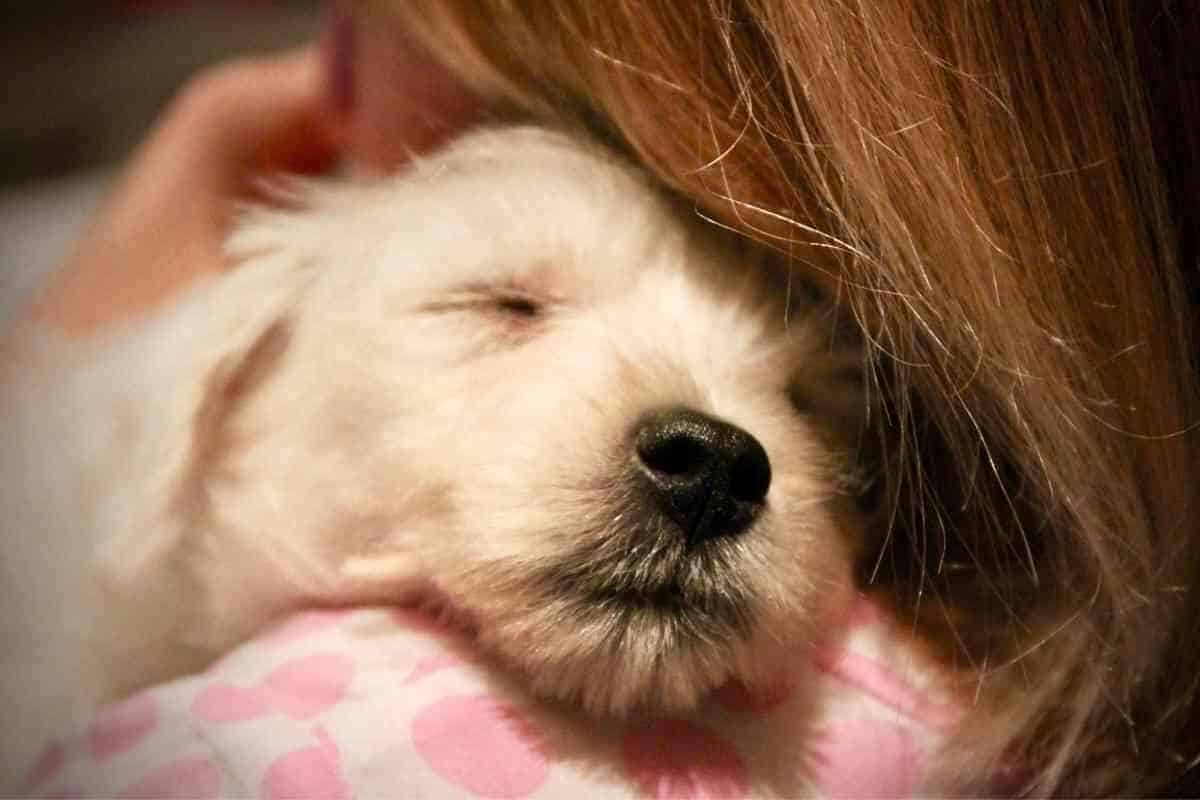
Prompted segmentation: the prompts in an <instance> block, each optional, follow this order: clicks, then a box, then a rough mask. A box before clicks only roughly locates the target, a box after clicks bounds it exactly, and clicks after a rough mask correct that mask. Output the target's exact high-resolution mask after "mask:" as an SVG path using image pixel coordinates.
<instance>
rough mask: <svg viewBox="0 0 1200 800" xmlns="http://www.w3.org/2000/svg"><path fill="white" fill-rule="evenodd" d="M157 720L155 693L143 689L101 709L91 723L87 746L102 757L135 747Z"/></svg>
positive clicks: (109, 756) (101, 759)
mask: <svg viewBox="0 0 1200 800" xmlns="http://www.w3.org/2000/svg"><path fill="white" fill-rule="evenodd" d="M157 722H158V705H157V703H156V702H155V700H154V696H153V695H151V694H149V693H147V692H143V693H142V694H137V695H134V696H133V697H131V698H129V699H128V700H125V701H123V702H120V703H117V704H116V705H114V706H109V707H108V708H107V709H105V710H103V711H101V712H100V713H99V714H97V715H96V718H95V719H93V720H92V724H91V725H90V726H89V727H88V750H89V751H90V752H91V754H92V757H93V758H95V759H96V760H98V761H103V760H105V759H107V758H111V757H113V756H115V755H118V754H120V753H124V752H125V751H127V750H130V749H132V748H133V747H136V746H137V744H138V742H140V741H141V740H142V739H143V738H145V736H146V735H147V734H149V733H150V731H152V730H154V726H155V724H156V723H157Z"/></svg>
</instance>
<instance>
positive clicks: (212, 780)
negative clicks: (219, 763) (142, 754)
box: [121, 758, 221, 800]
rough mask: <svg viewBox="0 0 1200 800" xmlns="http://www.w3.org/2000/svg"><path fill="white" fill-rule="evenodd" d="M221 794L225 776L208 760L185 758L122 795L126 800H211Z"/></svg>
mask: <svg viewBox="0 0 1200 800" xmlns="http://www.w3.org/2000/svg"><path fill="white" fill-rule="evenodd" d="M220 791H221V772H220V770H218V769H217V767H216V765H214V764H213V763H212V762H211V761H209V760H208V759H206V758H181V759H179V760H178V761H172V762H170V763H168V764H165V765H163V766H161V767H159V768H158V769H156V770H154V771H152V772H149V773H147V774H146V775H145V776H144V777H143V778H142V779H141V780H139V781H138V782H137V783H134V784H133V785H131V786H129V787H128V788H127V789H126V790H125V791H124V792H122V793H121V797H122V798H126V800H150V798H158V799H159V800H175V798H180V799H181V800H182V798H195V799H196V800H209V798H215V797H217V795H218V794H219V793H220Z"/></svg>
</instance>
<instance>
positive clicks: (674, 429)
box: [634, 408, 771, 544]
mask: <svg viewBox="0 0 1200 800" xmlns="http://www.w3.org/2000/svg"><path fill="white" fill-rule="evenodd" d="M634 447H635V448H636V450H637V458H638V462H639V466H640V467H641V470H642V472H643V473H644V474H645V476H646V477H647V478H648V479H649V483H650V485H651V487H652V493H653V495H654V498H655V500H656V501H657V502H658V504H659V507H660V508H661V509H662V511H663V512H664V513H665V514H666V515H667V516H668V517H670V518H671V519H672V520H674V521H675V522H676V523H677V524H679V525H680V526H681V527H682V528H683V531H684V533H685V535H686V537H687V540H688V543H689V544H697V543H699V542H702V541H705V540H707V539H715V538H717V537H719V536H734V535H736V534H739V533H741V532H742V531H744V530H746V528H748V527H749V526H750V523H752V522H753V521H754V520H755V518H756V517H757V516H758V515H759V513H760V512H761V511H762V508H763V500H764V499H765V498H766V496H767V489H768V488H769V487H770V485H771V462H770V461H769V460H767V451H766V450H764V449H763V446H762V445H761V444H759V443H758V440H757V439H755V438H754V437H753V436H751V435H750V434H749V433H746V431H744V430H742V429H741V428H738V427H735V426H733V425H730V424H729V423H727V422H722V421H721V420H719V419H713V418H712V417H709V416H707V415H705V414H701V413H699V412H697V411H692V410H690V409H686V408H674V409H666V410H662V411H656V412H653V413H651V414H648V415H647V416H646V417H644V418H643V419H642V420H641V421H640V422H639V424H638V426H637V429H636V431H635V433H634Z"/></svg>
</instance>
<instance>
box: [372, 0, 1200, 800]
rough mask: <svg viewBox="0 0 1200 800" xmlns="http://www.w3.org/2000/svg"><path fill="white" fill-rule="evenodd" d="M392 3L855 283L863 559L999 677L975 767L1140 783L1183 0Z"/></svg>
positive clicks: (1164, 624)
mask: <svg viewBox="0 0 1200 800" xmlns="http://www.w3.org/2000/svg"><path fill="white" fill-rule="evenodd" d="M382 2H384V3H385V4H386V3H388V0H382ZM390 4H391V5H393V6H394V8H395V9H397V10H400V9H403V11H404V13H405V16H406V19H408V20H409V21H410V23H411V24H412V25H413V26H414V27H415V28H416V29H417V31H418V33H420V34H421V35H422V36H423V37H424V39H425V41H427V42H428V43H429V44H430V45H431V47H432V48H433V49H434V51H435V52H437V53H440V54H441V57H442V58H444V60H445V61H446V62H447V63H448V64H449V65H450V66H451V68H453V69H455V70H457V71H458V72H459V73H460V74H461V75H462V76H463V77H464V78H465V79H466V80H467V81H468V82H470V83H472V84H473V85H474V86H476V87H477V88H479V89H480V90H481V91H482V92H484V93H486V94H487V95H488V96H489V97H490V98H492V99H497V98H499V99H503V100H505V101H507V102H509V103H512V104H516V105H517V106H519V107H521V108H523V109H525V110H526V111H534V112H536V113H544V114H552V115H555V116H557V117H559V118H563V117H575V118H579V119H582V120H584V121H585V122H587V123H588V124H589V125H590V126H591V127H593V128H598V129H602V130H604V131H606V132H607V134H608V135H610V136H612V137H613V139H614V140H615V141H617V142H619V143H620V144H621V145H622V146H624V147H625V148H627V149H628V150H629V152H631V153H632V154H633V155H634V156H635V157H636V158H637V159H638V160H639V161H640V162H642V163H643V164H644V165H645V166H646V168H647V169H649V170H650V171H651V172H652V173H654V174H655V175H657V176H658V177H659V178H660V179H661V180H662V181H663V182H665V183H666V184H667V185H669V186H670V187H672V188H673V189H675V190H676V191H677V192H679V193H681V194H683V195H684V196H686V197H688V198H689V199H691V200H692V201H693V202H694V203H695V205H696V207H697V209H698V211H699V212H700V213H703V214H705V215H707V216H709V217H711V218H712V219H713V220H714V222H716V223H717V224H721V225H725V226H728V227H731V228H734V229H736V230H738V231H740V232H742V233H744V234H747V235H749V236H751V237H753V238H755V239H757V240H759V241H760V242H762V243H763V244H765V245H767V246H769V247H771V248H774V249H775V250H777V251H778V252H779V253H780V254H781V255H782V256H783V257H784V258H786V259H789V263H790V264H791V265H792V267H793V268H794V269H797V270H808V271H809V272H810V273H812V274H813V275H816V276H817V278H818V280H822V281H824V283H825V284H826V285H827V286H828V287H829V289H830V291H831V292H832V293H834V294H835V295H836V297H837V298H838V300H839V302H841V303H842V304H844V306H845V307H847V308H848V309H851V310H852V311H853V313H854V315H855V317H856V319H857V320H858V321H859V323H860V325H861V328H862V331H863V332H864V335H865V337H866V339H867V341H868V342H869V344H870V347H869V351H870V352H869V357H868V358H869V362H870V364H869V366H870V367H871V381H870V384H871V387H872V388H873V389H875V390H877V391H878V392H879V393H880V395H881V396H882V402H881V403H880V406H879V408H880V410H879V412H878V414H877V415H876V423H877V428H878V431H879V432H880V435H881V439H882V443H883V444H884V446H885V453H886V454H885V455H884V456H882V463H883V464H884V472H885V473H886V478H887V483H886V484H885V485H886V487H887V492H888V497H889V498H890V501H891V502H890V503H889V505H888V508H889V509H890V512H891V513H890V524H889V525H888V526H887V530H886V531H885V536H884V537H883V538H882V540H881V541H880V542H879V547H878V550H877V555H878V559H877V562H874V563H870V564H867V565H865V568H864V576H865V578H866V579H867V580H871V581H875V582H884V581H887V582H888V583H889V585H890V586H891V587H892V588H893V589H895V590H896V596H897V597H898V598H900V599H901V600H903V601H905V602H909V603H911V607H912V608H915V607H916V606H917V605H918V603H921V604H923V606H924V611H921V612H920V613H921V615H922V617H923V618H933V617H944V618H945V619H947V620H949V621H951V623H952V625H951V626H949V630H948V634H949V636H948V640H949V641H950V642H951V643H952V645H953V646H952V647H950V648H949V649H948V651H947V653H946V656H947V659H948V663H951V664H956V665H957V666H958V667H961V668H962V669H963V672H964V674H970V675H973V676H974V680H976V681H977V682H978V685H979V687H981V688H982V694H981V696H982V697H984V698H989V697H990V698H992V702H982V701H981V703H980V704H979V706H978V708H979V714H977V715H974V716H975V718H974V719H969V720H968V722H967V723H966V724H967V728H966V730H968V731H969V732H970V735H969V737H968V736H966V735H964V737H960V739H962V740H967V739H969V741H968V742H967V745H966V747H965V750H966V751H967V753H966V756H967V757H969V759H970V760H971V762H973V763H976V764H977V765H982V768H983V769H988V768H990V767H992V766H994V765H995V764H996V763H1000V762H1009V760H1012V761H1011V763H1017V764H1020V765H1021V769H1022V770H1023V772H1022V773H1021V774H1023V775H1024V776H1025V778H1027V781H1026V785H1025V790H1027V791H1032V792H1046V791H1051V790H1057V791H1077V792H1086V793H1091V792H1114V791H1117V792H1119V791H1127V792H1137V793H1143V794H1144V793H1146V792H1150V791H1153V790H1154V789H1155V787H1156V786H1159V787H1162V786H1164V785H1167V782H1168V781H1171V780H1174V779H1176V778H1177V776H1179V775H1181V774H1182V773H1183V772H1184V771H1186V769H1187V767H1188V766H1189V762H1190V763H1191V764H1192V765H1194V764H1195V761H1194V759H1196V758H1197V753H1198V752H1200V736H1197V716H1198V715H1197V711H1196V709H1195V698H1196V695H1197V684H1198V682H1200V623H1197V619H1200V586H1198V585H1197V584H1198V583H1200V532H1198V531H1197V521H1196V517H1195V514H1194V511H1195V509H1194V507H1193V503H1192V497H1193V496H1195V495H1196V494H1197V492H1198V491H1200V431H1198V430H1197V426H1200V400H1198V397H1200V395H1198V389H1197V369H1196V361H1195V358H1194V356H1195V351H1194V346H1193V330H1192V328H1193V325H1192V313H1193V312H1192V305H1191V303H1192V298H1191V293H1192V291H1193V289H1194V284H1195V282H1196V281H1195V278H1196V276H1195V275H1194V272H1195V269H1196V266H1197V263H1196V262H1197V251H1196V230H1197V224H1196V223H1197V215H1196V210H1195V209H1196V208H1197V207H1200V178H1198V172H1197V168H1196V165H1195V164H1194V162H1193V160H1192V159H1193V156H1192V154H1193V153H1196V152H1200V98H1198V92H1200V68H1198V67H1197V63H1200V62H1198V60H1197V59H1196V58H1195V56H1194V53H1195V52H1196V48H1197V47H1200V29H1198V25H1200V21H1198V20H1200V14H1197V13H1196V12H1195V11H1191V10H1189V9H1185V8H1183V6H1184V4H1182V3H1172V2H1170V0H1154V1H1153V2H1150V1H1149V0H1148V1H1147V2H1141V0H1110V1H1101V0H1096V1H1095V2H1092V1H1090V0H1064V2H1053V3H1041V2H1036V1H1035V0H1007V1H1006V2H997V3H976V2H960V0H924V1H923V2H916V3H894V2H866V1H863V0H857V1H856V0H852V1H851V2H845V1H844V0H707V1H706V0H609V1H608V2H595V0H556V2H553V3H540V2H530V3H513V2H510V0H424V2H406V3H403V4H401V3H399V2H398V0H391V3H390ZM956 637H957V638H956ZM974 689H975V686H972V687H971V689H970V691H974ZM947 758H950V757H949V756H947ZM947 763H951V762H950V761H947ZM1156 781H1157V783H1155V782H1156Z"/></svg>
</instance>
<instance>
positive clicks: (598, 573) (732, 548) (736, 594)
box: [535, 527, 755, 644]
mask: <svg viewBox="0 0 1200 800" xmlns="http://www.w3.org/2000/svg"><path fill="white" fill-rule="evenodd" d="M621 540H624V542H622V541H621ZM744 546H745V545H743V544H742V543H740V542H737V541H732V540H714V541H709V542H704V543H701V544H699V545H689V544H688V543H686V542H685V541H684V540H682V539H681V538H680V537H677V536H671V535H663V532H661V531H658V530H646V529H644V528H641V527H639V528H635V529H633V530H630V531H627V532H624V534H623V535H622V536H620V537H616V541H614V540H613V539H612V538H610V539H608V540H605V541H601V542H597V543H593V544H590V545H584V546H581V547H579V548H578V549H577V550H576V551H575V552H574V553H572V554H571V555H570V556H569V557H567V558H564V559H562V560H561V561H559V562H558V563H557V564H555V565H554V566H552V567H548V568H546V569H543V570H542V571H541V572H540V574H538V575H537V576H536V578H535V580H536V582H537V583H538V584H539V585H540V586H541V588H542V591H543V593H544V595H545V596H546V599H547V600H550V601H552V602H556V603H560V604H565V605H566V606H567V607H568V608H570V609H571V612H572V614H574V615H577V616H578V618H579V619H580V621H581V622H584V621H587V622H595V621H599V620H603V621H604V622H605V623H606V624H607V625H608V626H611V628H612V629H613V631H614V634H615V633H616V632H618V631H620V630H621V629H622V628H624V627H626V626H628V625H632V624H635V623H637V624H638V625H639V626H641V625H645V624H647V623H650V624H653V623H655V622H658V623H661V624H663V625H666V626H669V627H670V628H671V629H672V630H673V631H675V633H676V634H677V635H678V636H682V637H683V638H686V636H687V632H688V631H692V632H694V633H695V634H696V635H697V636H700V637H702V638H703V639H705V640H708V641H711V640H712V639H714V638H718V639H722V640H728V639H736V638H744V637H747V636H748V635H749V634H750V631H751V629H752V628H753V623H754V613H753V609H754V606H755V603H754V598H753V596H752V592H751V590H750V587H749V586H748V585H747V583H746V582H745V581H744V579H743V578H742V577H741V575H742V572H743V568H742V566H741V562H743V561H744V553H742V552H741V551H742V549H743V548H744ZM680 644H683V642H680Z"/></svg>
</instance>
